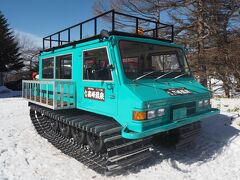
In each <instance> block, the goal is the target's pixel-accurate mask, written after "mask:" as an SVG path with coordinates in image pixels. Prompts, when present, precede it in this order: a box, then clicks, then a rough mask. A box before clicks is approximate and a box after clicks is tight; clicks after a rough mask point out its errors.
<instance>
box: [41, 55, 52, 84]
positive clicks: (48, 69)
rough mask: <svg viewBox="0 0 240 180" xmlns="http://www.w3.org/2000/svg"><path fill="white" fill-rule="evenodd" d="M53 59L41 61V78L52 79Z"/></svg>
mask: <svg viewBox="0 0 240 180" xmlns="http://www.w3.org/2000/svg"><path fill="white" fill-rule="evenodd" d="M53 68H54V58H47V59H42V78H46V79H53V77H54V71H53Z"/></svg>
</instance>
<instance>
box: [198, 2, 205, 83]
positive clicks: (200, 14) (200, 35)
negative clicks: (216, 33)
mask: <svg viewBox="0 0 240 180" xmlns="http://www.w3.org/2000/svg"><path fill="white" fill-rule="evenodd" d="M197 2H198V19H197V24H198V26H197V35H198V42H197V47H198V64H199V65H200V69H201V76H200V83H201V84H202V85H203V86H205V87H207V67H206V61H205V55H204V54H205V50H204V38H203V37H204V32H205V31H204V17H203V13H204V9H203V8H204V7H203V6H204V5H203V0H198V1H197Z"/></svg>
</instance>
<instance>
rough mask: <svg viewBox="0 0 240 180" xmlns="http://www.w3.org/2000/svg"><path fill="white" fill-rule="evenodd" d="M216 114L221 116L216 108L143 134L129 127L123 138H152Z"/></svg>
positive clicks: (125, 128) (124, 129) (125, 130)
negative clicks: (130, 129)
mask: <svg viewBox="0 0 240 180" xmlns="http://www.w3.org/2000/svg"><path fill="white" fill-rule="evenodd" d="M216 114H219V110H218V109H215V108H211V109H210V110H209V111H207V112H204V113H201V114H198V115H195V116H191V117H187V118H184V119H180V120H178V121H173V122H171V123H168V124H165V125H161V126H159V127H155V128H152V129H148V130H146V131H143V132H134V131H129V129H128V127H127V126H126V127H124V128H123V129H122V137H124V138H126V139H140V138H144V137H147V136H151V135H153V134H157V133H161V132H165V131H169V130H171V129H175V128H178V127H181V126H184V125H187V124H191V123H193V122H196V121H200V120H202V119H203V118H206V117H210V116H213V115H216Z"/></svg>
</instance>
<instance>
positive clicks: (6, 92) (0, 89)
mask: <svg viewBox="0 0 240 180" xmlns="http://www.w3.org/2000/svg"><path fill="white" fill-rule="evenodd" d="M21 94H22V92H21V91H12V90H10V89H8V88H7V87H5V86H0V98H9V97H19V96H21Z"/></svg>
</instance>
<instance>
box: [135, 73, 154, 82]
mask: <svg viewBox="0 0 240 180" xmlns="http://www.w3.org/2000/svg"><path fill="white" fill-rule="evenodd" d="M155 72H157V71H151V72H149V73H146V74H144V75H142V76H139V77H137V78H136V79H134V80H133V81H137V80H139V79H142V78H144V77H146V76H148V75H151V74H153V73H155Z"/></svg>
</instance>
